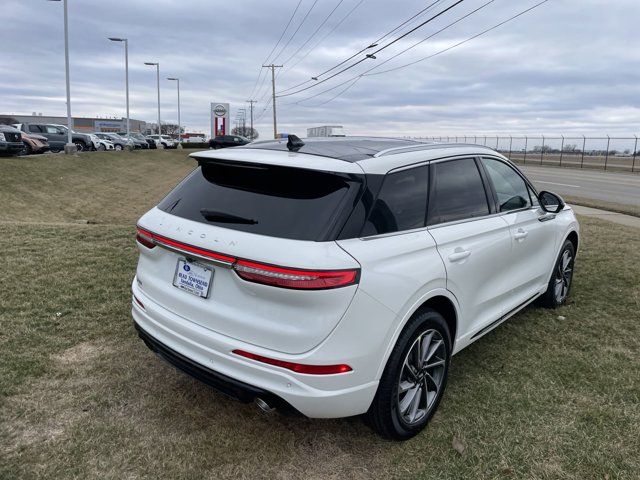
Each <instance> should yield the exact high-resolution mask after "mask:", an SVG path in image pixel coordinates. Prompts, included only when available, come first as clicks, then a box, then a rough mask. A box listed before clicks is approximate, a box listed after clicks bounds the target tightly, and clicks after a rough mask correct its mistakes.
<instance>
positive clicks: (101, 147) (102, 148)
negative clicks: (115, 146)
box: [98, 143, 107, 152]
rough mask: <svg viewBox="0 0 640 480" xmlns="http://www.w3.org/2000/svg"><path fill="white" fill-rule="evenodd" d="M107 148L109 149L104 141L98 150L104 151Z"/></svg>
mask: <svg viewBox="0 0 640 480" xmlns="http://www.w3.org/2000/svg"><path fill="white" fill-rule="evenodd" d="M106 149H107V147H105V146H104V145H103V144H102V143H101V144H100V146H99V147H98V150H99V151H101V152H104V151H105V150H106Z"/></svg>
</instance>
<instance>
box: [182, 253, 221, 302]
mask: <svg viewBox="0 0 640 480" xmlns="http://www.w3.org/2000/svg"><path fill="white" fill-rule="evenodd" d="M185 266H186V267H188V268H185ZM194 267H195V268H194ZM213 277H214V269H213V267H211V266H209V265H205V264H202V263H200V262H194V261H191V260H189V259H187V258H184V257H181V258H178V261H177V262H176V270H175V272H174V274H173V286H174V287H176V288H177V289H178V290H182V291H183V292H186V293H190V294H191V295H193V296H195V297H199V298H203V299H206V298H209V294H210V293H211V284H212V283H213ZM198 280H199V281H198ZM204 281H206V285H202V283H203V282H204Z"/></svg>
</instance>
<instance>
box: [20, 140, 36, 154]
mask: <svg viewBox="0 0 640 480" xmlns="http://www.w3.org/2000/svg"><path fill="white" fill-rule="evenodd" d="M22 145H24V147H23V148H22V150H21V151H20V155H33V148H31V145H29V144H28V143H27V142H22Z"/></svg>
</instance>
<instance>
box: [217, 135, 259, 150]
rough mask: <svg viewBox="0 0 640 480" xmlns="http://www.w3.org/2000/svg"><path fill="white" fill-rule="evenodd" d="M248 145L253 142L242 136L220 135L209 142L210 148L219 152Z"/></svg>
mask: <svg viewBox="0 0 640 480" xmlns="http://www.w3.org/2000/svg"><path fill="white" fill-rule="evenodd" d="M248 143H251V140H249V139H248V138H245V137H241V136H240V135H218V136H217V137H215V138H212V139H211V140H209V148H213V149H214V150H217V149H218V148H227V147H239V146H241V145H247V144H248Z"/></svg>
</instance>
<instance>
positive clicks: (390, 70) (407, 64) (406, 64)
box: [363, 0, 549, 77]
mask: <svg viewBox="0 0 640 480" xmlns="http://www.w3.org/2000/svg"><path fill="white" fill-rule="evenodd" d="M548 1H549V0H542V1H541V2H538V3H536V4H535V5H533V6H531V7H529V8H527V9H526V10H522V11H521V12H520V13H517V14H516V15H513V16H511V17H509V18H507V19H506V20H503V21H502V22H500V23H497V24H495V25H494V26H492V27H490V28H487V29H486V30H483V31H482V32H480V33H477V34H476V35H473V36H471V37H469V38H467V39H466V40H462V41H461V42H458V43H456V44H454V45H451V46H450V47H447V48H445V49H443V50H440V51H438V52H436V53H433V54H431V55H427V56H426V57H422V58H420V59H418V60H414V61H412V62H409V63H405V64H404V65H399V66H397V67H394V68H389V69H387V70H383V71H381V72H376V73H365V74H363V76H367V77H368V76H373V75H381V74H383V73H388V72H394V71H396V70H400V69H402V68H406V67H409V66H411V65H415V64H416V63H420V62H423V61H425V60H428V59H430V58H433V57H435V56H437V55H440V54H442V53H445V52H448V51H449V50H452V49H454V48H456V47H459V46H460V45H463V44H465V43H467V42H470V41H471V40H475V39H476V38H478V37H480V36H482V35H484V34H486V33H489V32H491V31H492V30H495V29H496V28H498V27H501V26H502V25H504V24H505V23H509V22H510V21H512V20H515V19H516V18H518V17H521V16H522V15H524V14H526V13H528V12H530V11H531V10H533V9H534V8H537V7H539V6H540V5H542V4H544V3H547V2H548ZM380 66H381V65H377V66H376V68H378V67H380Z"/></svg>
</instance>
